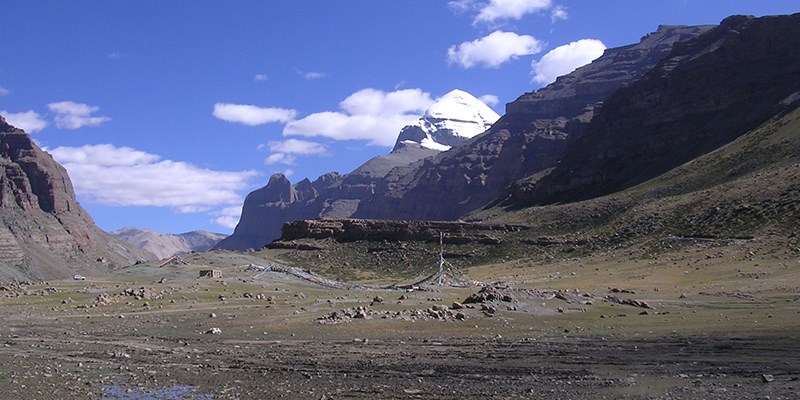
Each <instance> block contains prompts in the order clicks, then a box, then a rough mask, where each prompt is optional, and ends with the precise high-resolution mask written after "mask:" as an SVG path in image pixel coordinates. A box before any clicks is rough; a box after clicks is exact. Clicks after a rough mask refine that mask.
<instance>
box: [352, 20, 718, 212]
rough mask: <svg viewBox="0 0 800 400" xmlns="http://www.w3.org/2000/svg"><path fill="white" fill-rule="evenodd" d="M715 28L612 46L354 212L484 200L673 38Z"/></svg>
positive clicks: (544, 162) (553, 150)
mask: <svg viewBox="0 0 800 400" xmlns="http://www.w3.org/2000/svg"><path fill="white" fill-rule="evenodd" d="M711 28H712V26H696V27H686V26H660V27H659V28H658V30H657V31H656V32H653V33H651V34H649V35H647V36H645V37H644V38H642V40H641V41H640V42H639V43H638V44H634V45H629V46H623V47H618V48H613V49H607V50H606V51H605V53H604V54H603V55H602V56H601V57H600V58H598V59H597V60H595V61H593V62H592V63H590V64H588V65H586V66H583V67H581V68H578V69H577V70H575V71H574V72H572V73H570V74H568V75H565V76H562V77H560V78H558V79H557V80H556V82H554V83H552V84H550V85H548V86H547V87H545V88H542V89H540V90H539V91H537V92H535V93H527V94H525V95H523V96H521V97H520V98H519V99H517V100H516V101H514V102H513V103H510V104H508V105H507V106H506V114H505V115H504V116H503V117H501V118H500V120H498V121H497V122H496V123H495V124H494V125H492V127H491V129H490V130H489V131H488V132H486V133H484V134H481V135H478V136H476V137H474V138H472V139H469V140H467V141H466V142H464V143H463V144H461V145H458V146H456V147H454V148H452V149H451V150H450V151H447V152H444V153H441V154H439V155H437V156H435V157H432V158H429V159H425V160H422V161H418V162H417V163H415V164H414V165H412V166H410V167H406V168H398V169H396V170H395V171H393V172H392V173H390V174H389V175H387V176H386V178H385V179H383V180H381V181H380V182H379V185H378V186H377V191H376V194H375V195H374V196H371V197H370V198H369V199H367V200H365V201H362V202H361V204H360V205H359V209H358V211H357V212H356V213H355V214H354V216H355V217H358V218H373V219H428V220H453V219H458V218H460V217H462V216H464V215H465V214H467V213H469V212H471V211H473V210H476V209H478V208H481V207H483V206H485V205H486V204H488V203H490V202H492V201H493V200H495V199H496V198H497V196H498V195H500V194H501V193H502V192H503V190H504V189H505V188H506V187H507V186H508V185H509V184H511V183H512V182H514V181H515V180H517V179H521V178H524V177H526V176H529V175H531V174H533V173H536V172H539V171H543V170H545V169H548V168H551V167H553V166H554V165H556V163H557V161H558V159H559V157H560V156H561V155H562V153H563V152H564V151H565V149H566V148H567V146H568V145H569V143H570V142H571V141H573V140H574V139H575V138H576V137H577V136H580V134H581V133H582V132H583V130H584V129H585V127H586V125H587V124H588V122H589V121H590V120H591V119H592V117H593V115H594V110H595V107H596V106H597V103H599V102H602V101H603V100H604V99H605V98H607V97H608V96H609V95H611V94H612V93H613V92H615V91H616V90H617V89H619V88H620V87H621V86H623V85H625V84H629V83H632V82H634V81H635V80H637V79H639V78H640V77H641V76H642V75H644V74H645V73H646V72H647V71H649V70H650V69H652V68H653V67H654V66H655V65H656V64H657V63H658V62H659V61H660V60H661V59H662V58H664V57H666V56H667V55H668V54H669V52H670V51H671V48H672V45H673V44H674V43H676V42H679V41H684V40H688V39H691V38H694V37H696V36H697V35H699V34H701V33H703V32H705V31H708V30H709V29H711ZM441 199H448V201H441Z"/></svg>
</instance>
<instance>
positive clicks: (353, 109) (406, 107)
mask: <svg viewBox="0 0 800 400" xmlns="http://www.w3.org/2000/svg"><path fill="white" fill-rule="evenodd" d="M431 104H433V99H431V97H430V94H429V93H426V92H423V91H422V90H420V89H403V90H396V91H393V92H384V91H382V90H377V89H371V88H368V89H363V90H359V91H358V92H355V93H353V94H351V95H350V96H348V97H347V98H346V99H344V100H343V101H342V102H341V103H339V107H340V108H341V110H342V111H323V112H318V113H314V114H311V115H308V116H306V117H304V118H301V119H299V120H295V121H290V122H289V123H287V124H286V126H285V127H284V129H283V134H284V135H286V136H305V137H327V138H331V139H334V140H367V141H369V142H370V144H374V145H379V146H392V145H394V142H395V140H396V139H397V134H398V133H399V132H400V129H402V128H403V127H404V126H406V125H408V124H411V123H413V122H414V121H416V120H418V119H419V117H420V115H422V113H423V112H424V111H425V110H426V109H427V108H428V107H429V106H430V105H431Z"/></svg>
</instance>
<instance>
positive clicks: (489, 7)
mask: <svg viewBox="0 0 800 400" xmlns="http://www.w3.org/2000/svg"><path fill="white" fill-rule="evenodd" d="M447 5H448V6H449V7H450V9H451V10H453V11H454V12H456V13H459V14H461V13H466V12H470V13H472V12H474V13H475V19H474V20H473V24H475V25H478V24H488V25H496V24H497V22H498V21H504V20H519V19H522V17H524V16H526V15H529V14H543V13H546V12H547V11H550V20H551V21H552V22H556V21H558V20H562V19H566V18H567V11H566V9H565V8H564V7H563V6H561V5H558V4H555V3H553V2H552V0H489V1H480V0H454V1H450V2H448V3H447Z"/></svg>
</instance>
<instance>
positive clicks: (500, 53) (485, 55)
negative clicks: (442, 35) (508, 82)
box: [447, 30, 542, 68]
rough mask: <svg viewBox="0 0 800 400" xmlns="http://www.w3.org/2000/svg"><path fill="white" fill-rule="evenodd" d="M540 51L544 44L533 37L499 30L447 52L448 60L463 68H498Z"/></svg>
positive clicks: (453, 47) (452, 47)
mask: <svg viewBox="0 0 800 400" xmlns="http://www.w3.org/2000/svg"><path fill="white" fill-rule="evenodd" d="M540 51H542V42H541V41H539V40H538V39H536V38H534V37H533V36H529V35H518V34H516V33H514V32H503V31H499V30H498V31H494V32H492V33H490V34H489V35H487V36H484V37H482V38H479V39H476V40H473V41H471V42H464V43H461V44H460V45H458V46H451V47H450V48H449V49H448V50H447V60H448V62H450V63H451V64H458V65H460V66H461V67H462V68H472V67H476V66H483V67H485V68H497V67H499V66H500V65H502V64H503V63H505V62H507V61H510V60H513V59H515V58H517V57H519V56H525V55H529V54H536V53H538V52H540Z"/></svg>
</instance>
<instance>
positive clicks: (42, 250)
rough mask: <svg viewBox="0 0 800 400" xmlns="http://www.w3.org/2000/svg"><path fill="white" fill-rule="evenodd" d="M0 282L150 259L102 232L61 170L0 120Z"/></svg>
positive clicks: (95, 270)
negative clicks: (80, 202) (77, 197)
mask: <svg viewBox="0 0 800 400" xmlns="http://www.w3.org/2000/svg"><path fill="white" fill-rule="evenodd" d="M0 194H1V197H0V239H1V240H0V280H3V281H6V280H9V279H58V278H66V277H69V276H71V275H73V274H74V273H81V274H93V273H103V272H107V271H108V270H109V268H110V267H113V266H120V265H126V264H130V263H133V262H135V261H137V260H139V259H152V258H153V255H151V254H149V253H147V252H145V251H142V250H140V249H136V248H134V247H133V246H130V245H127V244H125V243H123V242H121V241H119V240H117V239H115V238H113V237H111V236H110V235H108V234H107V233H105V232H103V231H102V230H100V229H99V228H97V226H95V224H94V221H92V219H91V217H90V216H89V215H88V214H87V213H86V211H85V210H84V209H83V208H82V207H81V206H80V205H79V204H78V202H77V200H76V199H75V193H74V191H73V189H72V183H71V181H70V179H69V176H68V175H67V171H66V170H65V169H64V167H62V166H61V165H60V164H58V163H57V162H56V161H55V160H53V158H52V157H51V156H50V155H49V154H47V153H45V152H44V151H42V150H41V149H40V148H39V147H38V146H37V145H36V144H35V143H33V141H32V140H31V138H30V136H29V135H28V134H26V133H25V132H24V131H22V130H20V129H17V128H14V127H13V126H11V125H8V124H7V123H6V122H5V119H3V118H2V117H1V116H0Z"/></svg>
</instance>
